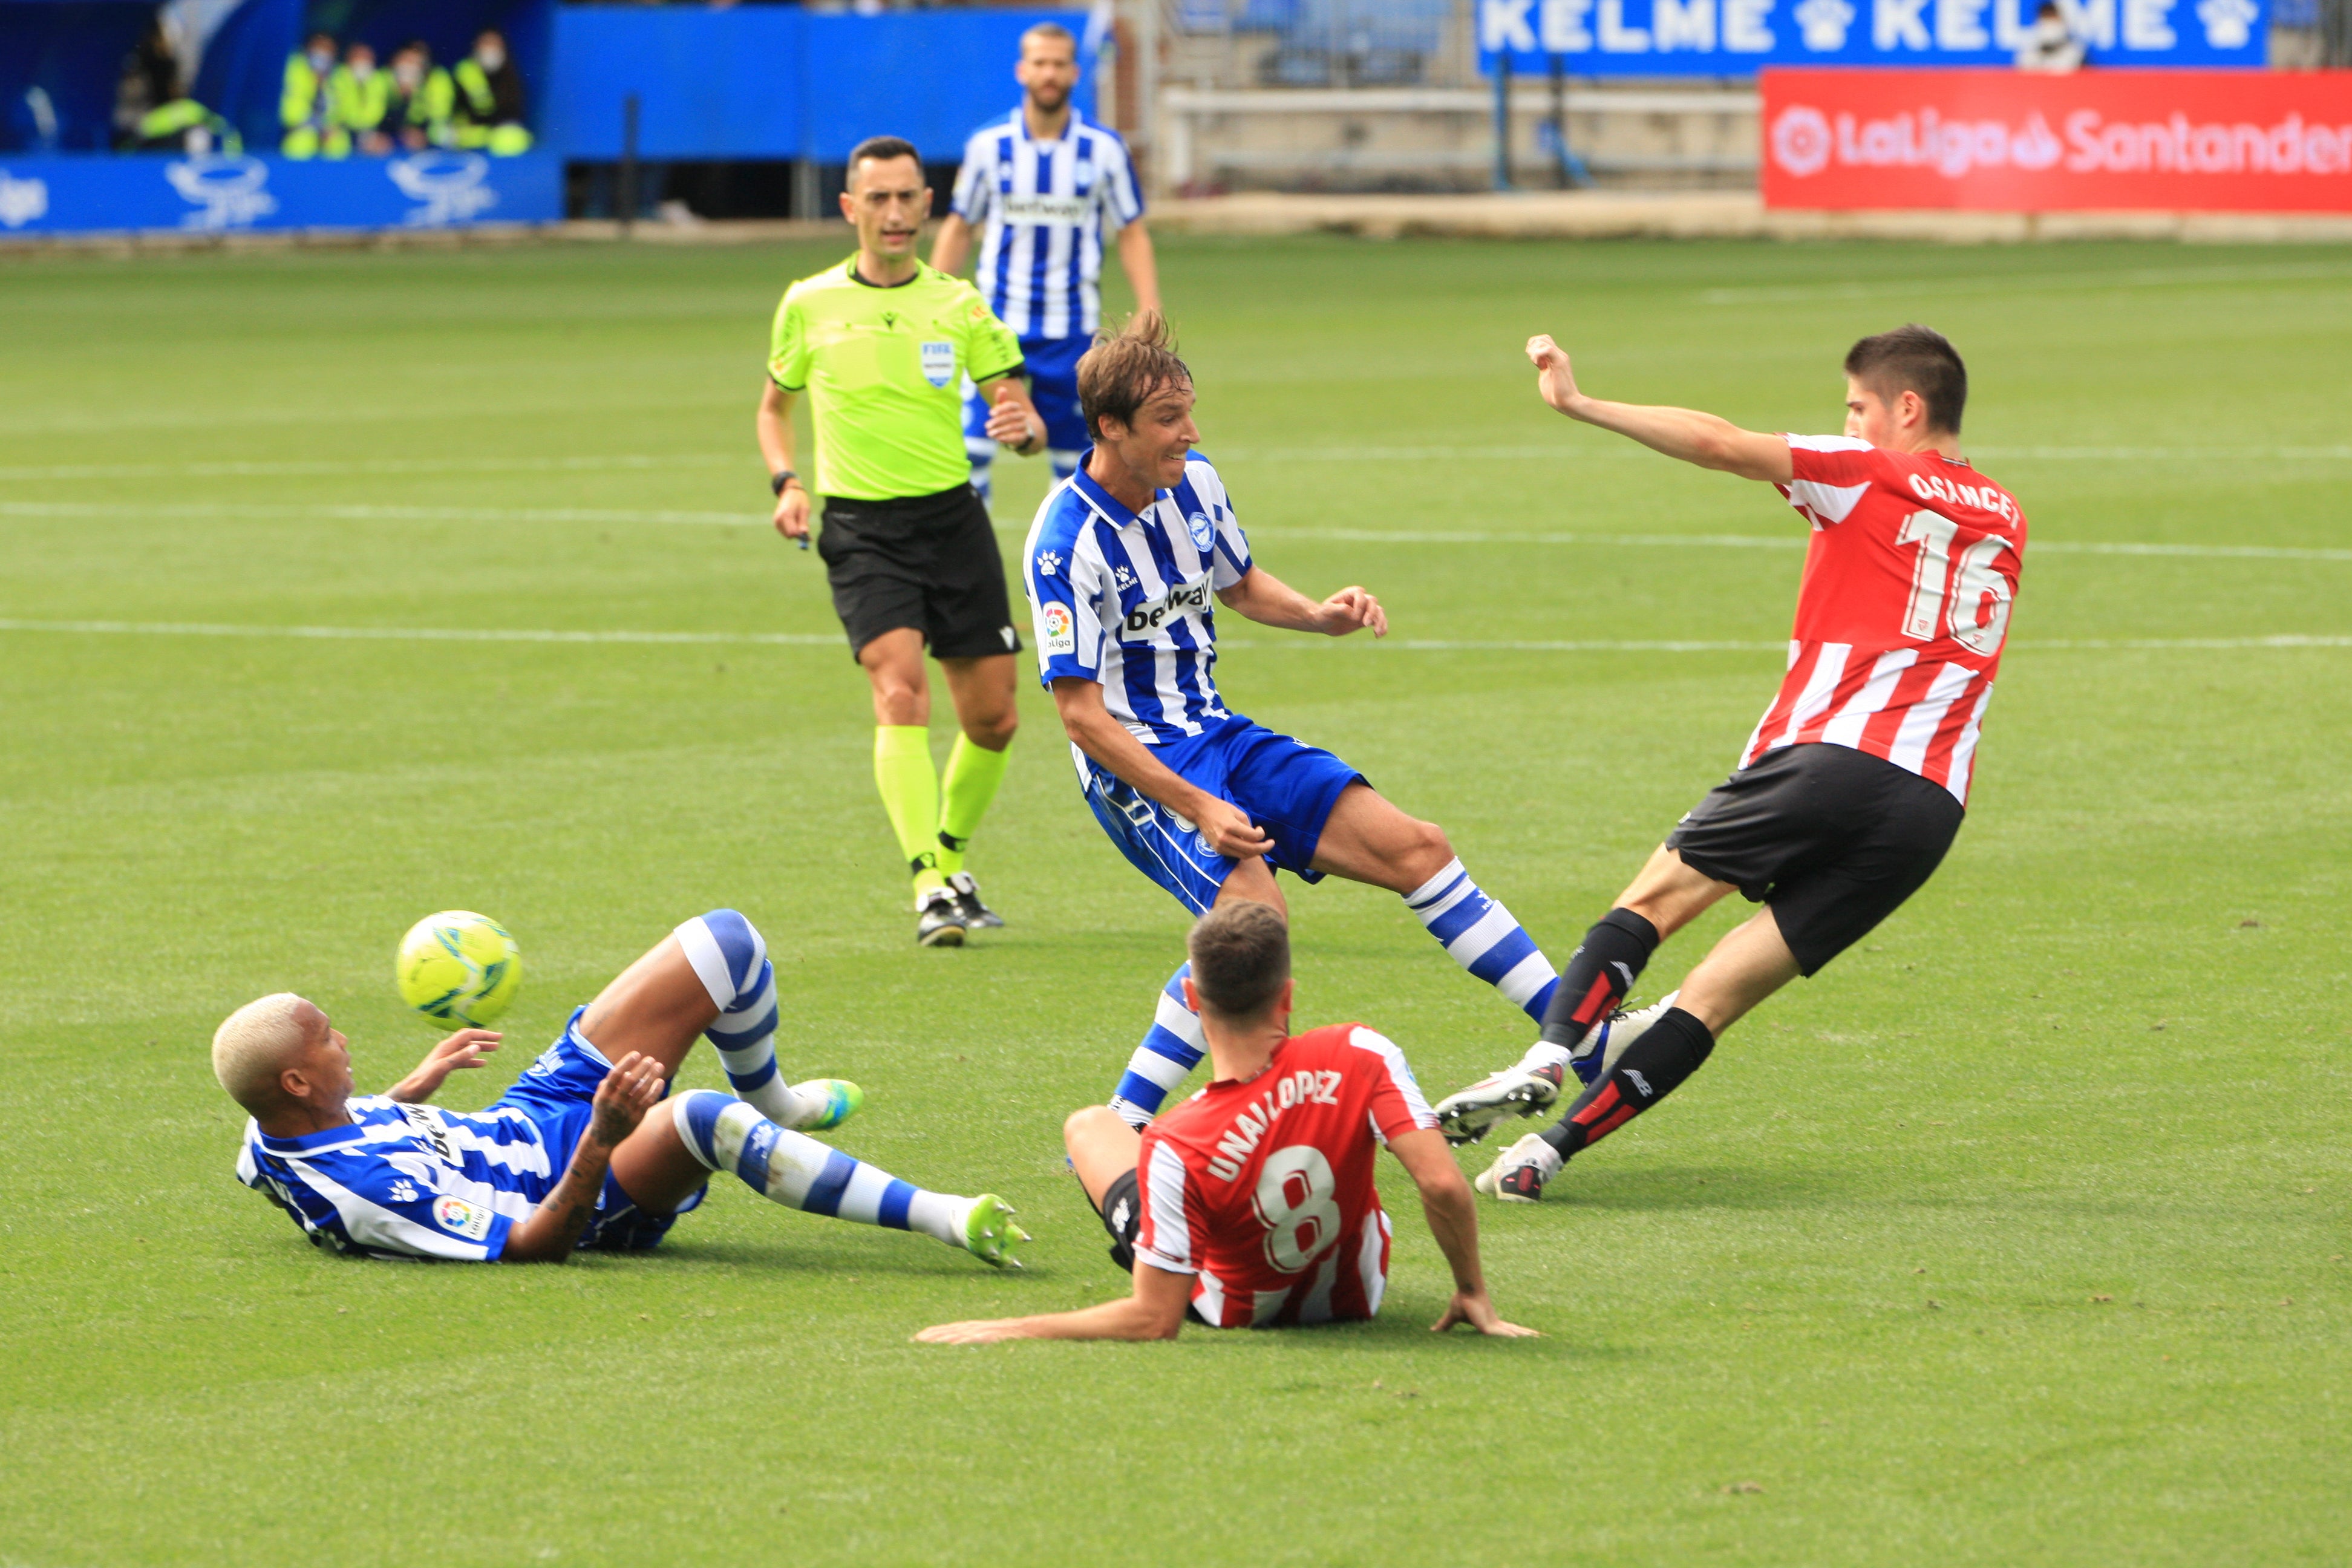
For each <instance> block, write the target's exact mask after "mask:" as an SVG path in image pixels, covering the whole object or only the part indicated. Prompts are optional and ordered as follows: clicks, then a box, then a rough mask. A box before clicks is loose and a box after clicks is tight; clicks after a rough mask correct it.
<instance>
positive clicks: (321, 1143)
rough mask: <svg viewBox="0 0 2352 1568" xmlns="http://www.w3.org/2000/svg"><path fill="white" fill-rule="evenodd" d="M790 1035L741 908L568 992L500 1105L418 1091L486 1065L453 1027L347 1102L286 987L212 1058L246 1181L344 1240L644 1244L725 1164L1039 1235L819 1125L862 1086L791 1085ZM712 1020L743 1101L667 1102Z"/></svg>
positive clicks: (555, 1253) (856, 1099)
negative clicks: (420, 1058) (778, 1041)
mask: <svg viewBox="0 0 2352 1568" xmlns="http://www.w3.org/2000/svg"><path fill="white" fill-rule="evenodd" d="M775 1031H776V986H775V971H774V967H773V966H772V964H770V963H769V962H768V957H767V945H766V943H765V942H762V941H761V937H760V933H759V931H756V930H755V929H753V927H752V925H751V922H750V921H747V920H745V919H744V918H743V917H742V916H741V915H740V914H737V913H736V912H735V911H734V910H712V911H710V912H709V914H707V915H701V916H698V917H697V918H696V919H694V920H690V921H687V922H686V923H685V924H684V925H682V926H679V927H678V928H677V931H674V932H672V933H671V934H670V935H669V936H667V937H665V938H663V939H662V942H661V944H660V945H659V946H657V947H656V948H655V949H654V950H653V951H652V952H648V953H646V955H645V956H644V957H642V958H640V959H638V960H637V961H636V962H635V963H633V964H631V965H630V966H629V967H628V968H627V969H626V970H625V971H623V972H622V973H621V976H620V978H618V979H617V980H614V982H613V983H612V984H610V985H607V986H605V987H604V992H603V994H600V995H599V996H598V997H597V998H596V1000H595V1001H593V1002H592V1003H590V1004H589V1005H586V1006H585V1007H581V1008H576V1009H574V1010H573V1012H572V1020H571V1022H570V1024H568V1025H567V1026H565V1028H564V1031H563V1034H562V1037H560V1038H559V1039H557V1040H556V1042H555V1043H554V1044H553V1045H551V1046H550V1047H547V1049H546V1050H545V1051H543V1052H541V1054H540V1057H539V1059H538V1060H537V1061H535V1062H533V1063H532V1064H531V1065H530V1067H529V1068H526V1069H525V1070H524V1072H523V1075H522V1077H521V1078H520V1079H519V1080H517V1081H516V1083H515V1085H514V1087H513V1088H511V1089H508V1090H507V1091H506V1093H504V1094H503V1095H500V1096H499V1099H498V1100H497V1101H496V1103H494V1104H492V1105H491V1106H489V1107H488V1109H487V1110H478V1111H474V1112H470V1113H467V1112H459V1111H449V1110H435V1109H434V1108H433V1107H431V1106H429V1105H427V1104H425V1101H426V1100H430V1099H432V1098H433V1095H434V1093H435V1092H436V1090H438V1089H440V1087H441V1085H442V1083H443V1081H444V1080H445V1079H447V1078H448V1076H449V1075H450V1074H451V1073H452V1072H455V1071H457V1070H459V1069H461V1068H477V1067H479V1066H481V1065H482V1064H481V1058H482V1055H483V1053H484V1052H487V1051H493V1050H496V1049H497V1048H498V1045H499V1037H498V1036H497V1035H495V1034H492V1033H490V1032H489V1031H488V1030H487V1029H460V1030H459V1031H458V1032H457V1033H456V1034H455V1035H452V1036H450V1037H449V1038H447V1039H446V1040H444V1041H443V1042H441V1044H439V1045H438V1046H436V1047H434V1048H433V1049H432V1050H431V1051H430V1052H429V1053H427V1054H426V1056H425V1060H424V1062H423V1063H422V1064H420V1065H419V1066H418V1068H417V1069H416V1070H415V1072H413V1073H411V1074H409V1075H408V1077H406V1078H404V1079H402V1080H401V1081H400V1082H398V1083H396V1084H394V1085H393V1086H392V1088H391V1089H390V1090H389V1091H387V1092H386V1093H383V1094H381V1095H369V1096H363V1097H361V1098H357V1099H354V1098H353V1097H352V1058H351V1053H350V1051H349V1050H347V1049H346V1048H345V1046H344V1041H343V1037H342V1035H341V1032H340V1031H339V1030H337V1029H336V1028H335V1027H334V1026H332V1025H331V1024H330V1023H329V1022H328V1021H327V1016H326V1015H325V1014H324V1013H322V1012H320V1010H319V1009H318V1008H317V1007H315V1006H313V1005H311V1004H310V1003H309V1002H306V1001H304V1000H303V999H302V998H301V997H299V996H296V995H293V994H290V993H287V992H280V993H278V994H277V995H274V996H264V997H263V998H261V999H260V1000H259V1001H257V1002H248V1003H247V1004H246V1005H244V1006H242V1007H240V1008H238V1009H237V1010H236V1012H234V1013H232V1014H230V1015H229V1016H228V1019H227V1021H226V1022H225V1023H223V1024H222V1025H221V1026H220V1029H219V1031H218V1032H217V1033H216V1034H215V1035H214V1036H213V1071H214V1072H215V1074H216V1075H217V1076H218V1077H219V1079H220V1081H221V1087H222V1088H223V1089H227V1090H228V1092H229V1094H230V1095H231V1096H232V1097H233V1098H234V1099H235V1100H236V1102H237V1103H238V1104H239V1105H242V1106H244V1107H245V1108H246V1110H248V1111H251V1112H252V1113H253V1119H252V1120H251V1121H248V1122H247V1123H246V1128H245V1146H244V1149H243V1151H242V1152H240V1153H239V1155H238V1157H237V1167H236V1169H237V1175H238V1178H239V1179H240V1180H242V1181H243V1182H244V1183H245V1184H247V1186H250V1187H255V1188H257V1189H259V1190H260V1192H261V1193H262V1194H264V1195H265V1196H267V1197H268V1198H269V1199H270V1200H271V1201H272V1202H274V1203H276V1204H277V1205H278V1206H279V1207H280V1208H282V1209H284V1210H285V1211H286V1212H287V1213H288V1214H289V1215H292V1216H293V1217H294V1220H295V1223H296V1224H298V1225H299V1226H301V1227H302V1230H303V1232H304V1234H306V1235H308V1236H309V1237H310V1239H311V1241H312V1242H313V1243H315V1244H318V1245H320V1246H324V1247H333V1248H334V1249H335V1250H337V1251H339V1252H358V1253H365V1254H369V1255H372V1256H376V1257H410V1258H457V1259H462V1260H467V1261H473V1262H492V1261H505V1262H509V1263H560V1262H562V1260H563V1259H565V1258H569V1257H570V1256H571V1255H572V1252H573V1251H575V1250H578V1249H582V1248H597V1249H601V1250H605V1251H624V1250H633V1249H638V1248H644V1247H652V1246H655V1245H656V1244H657V1243H658V1242H659V1241H660V1240H661V1238H662V1237H664V1236H665V1235H667V1233H668V1231H669V1227H670V1226H672V1225H673V1224H675V1223H676V1222H677V1216H678V1215H681V1214H683V1213H685V1212H686V1211H687V1210H688V1209H690V1208H693V1207H695V1206H696V1205H698V1204H699V1203H701V1201H702V1197H703V1191H704V1184H705V1183H706V1182H707V1181H708V1180H709V1174H710V1173H711V1172H713V1171H722V1172H732V1173H734V1174H736V1175H738V1176H740V1177H741V1178H742V1180H743V1182H744V1183H745V1184H747V1185H748V1186H750V1187H751V1190H752V1191H753V1192H755V1193H758V1194H760V1195H761V1196H762V1197H764V1198H766V1199H768V1200H769V1201H770V1202H772V1203H779V1204H782V1205H784V1206H786V1207H787V1208H797V1209H805V1210H807V1211H808V1212H810V1213H811V1214H821V1215H832V1216H833V1217H835V1218H836V1219H847V1220H856V1221H857V1222H859V1223H861V1224H865V1225H880V1226H890V1227H892V1228H893V1229H897V1230H919V1231H921V1232H922V1233H923V1234H924V1235H926V1236H929V1237H933V1238H934V1239H936V1240H939V1241H943V1242H945V1243H947V1245H949V1246H950V1247H961V1248H963V1249H964V1250H966V1251H968V1252H970V1253H971V1255H972V1256H973V1257H975V1258H980V1259H982V1261H983V1262H987V1263H994V1264H1003V1263H1013V1262H1015V1259H1014V1258H1013V1247H1015V1245H1016V1244H1018V1243H1020V1242H1023V1241H1025V1240H1027V1239H1028V1237H1025V1236H1024V1235H1023V1233H1022V1232H1021V1230H1020V1228H1019V1227H1018V1226H1014V1225H1013V1222H1012V1217H1011V1216H1012V1214H1013V1211H1012V1210H1011V1209H1010V1208H1008V1207H1006V1206H1005V1205H1004V1203H1003V1200H1002V1199H1000V1198H997V1197H995V1196H993V1195H992V1194H982V1195H981V1196H979V1197H976V1198H959V1197H950V1196H948V1195H947V1194H941V1193H927V1192H924V1191H923V1190H922V1189H920V1188H919V1187H913V1186H909V1185H908V1184H906V1183H905V1182H902V1181H899V1180H898V1179H897V1178H896V1177H893V1176H891V1175H889V1174H888V1173H886V1172H882V1171H878V1170H876V1169H875V1168H874V1167H873V1166H871V1165H867V1164H864V1163H860V1162H858V1161H856V1160H853V1159H851V1158H850V1157H849V1156H848V1155H846V1154H844V1153H842V1152H839V1151H838V1150H835V1149H830V1148H827V1147H826V1146H825V1145H824V1144H823V1143H820V1142H817V1141H816V1140H815V1139H814V1138H811V1137H808V1136H806V1134H807V1133H808V1132H812V1131H824V1130H826V1129H828V1128H832V1127H837V1126H839V1125H840V1124H841V1123H842V1122H843V1121H845V1120H846V1119H847V1118H848V1117H849V1116H850V1115H851V1114H852V1113H853V1112H855V1111H856V1110H857V1108H858V1107H859V1105H860V1104H862V1103H863V1096H861V1095H860V1094H859V1092H858V1089H857V1086H856V1085H855V1084H852V1083H846V1082H844V1081H842V1080H841V1079H815V1080H814V1081H811V1082H807V1083H801V1084H788V1083H786V1082H785V1081H784V1080H783V1079H782V1077H781V1076H779V1075H778V1073H777V1071H776V1053H775V1042H774V1036H775ZM697 1035H703V1036H706V1037H709V1041H710V1043H711V1045H712V1046H714V1047H717V1049H718V1051H719V1057H720V1058H721V1059H722V1060H723V1061H724V1062H725V1064H726V1068H727V1076H728V1079H729V1080H730V1082H731V1083H732V1084H733V1085H734V1087H735V1091H736V1093H737V1094H738V1095H740V1096H741V1097H742V1098H741V1099H740V1100H739V1099H735V1098H732V1097H730V1096H728V1095H724V1094H719V1093H716V1092H714V1091H712V1090H709V1089H699V1090H697V1091H695V1092H693V1093H691V1094H684V1095H680V1096H679V1097H678V1098H677V1099H676V1100H672V1101H671V1102H670V1103H669V1105H668V1106H667V1108H665V1109H658V1110H657V1109H656V1106H657V1105H658V1103H659V1101H660V1100H661V1098H662V1096H663V1094H664V1093H665V1092H666V1090H667V1087H668V1082H669V1080H670V1079H672V1078H674V1077H676V1076H677V1068H678V1064H679V1063H680V1062H682V1061H684V1060H685V1059H686V1055H687V1052H688V1051H689V1050H690V1049H692V1048H693V1046H694V1040H695V1037H696V1036H697ZM592 1041H593V1042H595V1043H593V1044H592V1043H591V1042H592ZM648 1112H651V1114H650V1115H648V1114H647V1113H648ZM1016 1267H1017V1264H1016Z"/></svg>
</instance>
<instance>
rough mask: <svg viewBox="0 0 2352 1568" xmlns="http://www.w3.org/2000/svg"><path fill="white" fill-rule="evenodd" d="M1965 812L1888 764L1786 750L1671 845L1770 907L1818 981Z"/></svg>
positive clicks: (1712, 803)
mask: <svg viewBox="0 0 2352 1568" xmlns="http://www.w3.org/2000/svg"><path fill="white" fill-rule="evenodd" d="M1964 815H1965V812H1964V810H1963V808H1962V807H1961V805H1960V803H1959V802H1958V801H1957V800H1955V799H1953V798H1952V792H1951V791H1949V790H1948V789H1946V788H1944V786H1943V785H1941V784H1930V783H1928V782H1927V780H1926V779H1923V778H1921V777H1920V776H1919V775H1918V774H1917V773H1913V772H1911V771H1910V770H1909V769H1907V768H1901V767H1897V766H1896V765H1895V763H1890V762H1888V761H1886V759H1885V758H1884V757H1874V756H1872V755H1871V754H1870V753H1869V752H1857V751H1855V750H1854V749H1853V748H1852V747H1851V746H1832V745H1826V744H1818V743H1813V744H1806V745H1801V746H1782V747H1780V749H1779V750H1777V751H1771V752H1765V753H1764V755H1762V756H1761V757H1759V758H1758V759H1756V761H1755V762H1754V763H1750V764H1749V765H1748V767H1746V768H1743V769H1741V770H1740V771H1739V772H1738V773H1734V774H1732V775H1731V776H1730V777H1729V778H1727V779H1726V780H1724V782H1723V783H1722V784H1718V785H1717V786H1716V787H1715V788H1714V789H1712V790H1709V791H1708V792H1707V795H1706V799H1704V800H1702V801H1700V802H1699V803H1698V805H1695V806H1693V807H1692V808H1691V810H1690V812H1689V814H1688V815H1686V816H1684V818H1683V819H1682V821H1681V822H1680V823H1678V824H1677V825H1676V826H1675V830H1674V832H1673V833H1671V834H1669V835H1667V837H1666V847H1667V848H1669V849H1672V850H1675V851H1676V852H1677V853H1679V854H1680V855H1681V856H1682V858H1683V863H1684V864H1685V865H1687V866H1689V867H1691V868H1693V869H1695V870H1696V871H1699V872H1701V873H1703V874H1705V875H1706V876H1709V877H1712V878H1714V879H1716V880H1717V881H1718V882H1734V883H1737V884H1738V887H1739V890H1740V892H1741V893H1743V894H1745V895H1746V896H1747V897H1748V900H1750V901H1751V902H1756V903H1762V904H1767V905H1769V906H1770V908H1771V910H1772V918H1773V919H1774V920H1775V921H1778V922H1779V923H1780V937H1781V940H1783V941H1784V942H1787V943H1788V944H1789V951H1790V952H1792V953H1794V954H1795V955H1796V958H1797V963H1798V964H1799V965H1800V966H1801V968H1802V969H1803V970H1804V972H1805V973H1807V974H1812V973H1816V972H1818V971H1819V970H1820V969H1821V967H1822V965H1823V964H1825V963H1829V961H1830V960H1831V959H1832V958H1835V957H1836V956H1837V955H1838V954H1839V953H1841V952H1844V951H1845V950H1846V949H1847V948H1849V947H1852V946H1853V944H1854V943H1855V942H1859V941H1861V940H1862V939H1863V937H1864V935H1866V934H1867V933H1868V932H1869V931H1870V930H1871V929H1872V928H1873V927H1874V926H1875V925H1877V924H1878V922H1879V921H1883V920H1885V918H1886V917H1887V916H1888V915H1891V914H1893V913H1894V912H1895V909H1896V907H1897V906H1898V905H1900V904H1901V903H1902V902H1903V900H1906V899H1907V898H1909V897H1910V896H1911V895H1912V894H1913V893H1916V892H1917V891H1918V890H1919V887H1920V885H1921V884H1922V883H1924V882H1926V881H1927V878H1928V876H1929V875H1930V874H1931V873H1933V872H1934V870H1935V869H1936V867H1937V865H1938V864H1939V863H1940V862H1941V861H1942V860H1943V858H1944V851H1945V850H1947V849H1949V848H1950V847H1952V836H1953V835H1954V834H1956V833H1958V832H1959V830H1960V818H1961V817H1962V816H1964Z"/></svg>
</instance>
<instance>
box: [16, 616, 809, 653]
mask: <svg viewBox="0 0 2352 1568" xmlns="http://www.w3.org/2000/svg"><path fill="white" fill-rule="evenodd" d="M0 632H71V633H80V634H85V635H90V636H100V637H115V636H129V637H298V638H315V639H320V640H323V641H328V642H522V643H656V644H661V643H684V644H693V645H700V644H711V643H717V644H739V643H749V644H755V645H759V646H762V647H769V646H772V647H844V646H845V644H844V643H843V641H842V639H841V637H839V636H837V635H836V636H832V637H826V636H821V635H819V634H816V633H814V632H633V631H616V630H604V631H593V632H567V631H552V630H541V629H537V628H509V627H497V626H225V625H219V624H215V623H212V622H205V621H23V620H0Z"/></svg>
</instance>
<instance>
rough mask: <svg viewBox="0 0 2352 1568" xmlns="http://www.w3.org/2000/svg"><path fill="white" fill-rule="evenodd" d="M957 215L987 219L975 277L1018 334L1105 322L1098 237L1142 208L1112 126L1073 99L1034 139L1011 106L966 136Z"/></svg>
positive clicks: (1089, 328)
mask: <svg viewBox="0 0 2352 1568" xmlns="http://www.w3.org/2000/svg"><path fill="white" fill-rule="evenodd" d="M954 208H955V214H956V216H958V217H960V218H961V219H963V220H964V221H965V222H966V223H968V224H971V226H973V227H975V228H985V229H986V230H987V231H988V232H987V236H986V237H985V238H983V239H982V241H981V247H980V267H979V269H978V272H977V274H976V276H975V277H974V279H973V281H974V282H975V283H977V284H978V285H979V286H980V292H981V295H982V298H984V299H986V300H987V301H988V308H989V309H990V310H993V311H995V312H996V319H997V320H998V321H1003V323H1004V324H1005V325H1006V326H1008V327H1011V328H1012V329H1013V335H1014V336H1016V337H1021V338H1067V337H1091V336H1093V335H1094V331H1095V329H1096V328H1097V327H1099V326H1100V325H1101V324H1102V289H1101V287H1100V279H1101V278H1102V262H1103V237H1104V236H1106V235H1113V234H1117V233H1118V231H1119V230H1120V229H1122V228H1124V227H1126V226H1128V225H1129V224H1130V223H1133V222H1134V221H1135V220H1136V219H1137V218H1139V217H1141V216H1143V194H1142V192H1141V191H1140V190H1139V189H1138V188H1137V186H1136V183H1135V166H1134V164H1132V163H1129V161H1128V156H1127V143H1126V142H1122V141H1120V140H1119V139H1118V132H1116V131H1113V130H1111V129H1110V128H1109V127H1108V126H1104V125H1097V124H1096V123H1095V122H1094V121H1091V120H1088V119H1087V117H1086V116H1085V115H1083V114H1081V113H1079V112H1078V110H1077V107H1076V105H1075V104H1074V105H1072V106H1071V109H1070V122H1069V124H1068V125H1067V126H1066V127H1065V128H1064V130H1063V132H1062V134H1061V137H1060V138H1059V139H1058V140H1056V141H1053V142H1039V141H1035V140H1034V139H1032V138H1031V136H1030V134H1029V123H1028V120H1027V118H1026V116H1025V115H1024V113H1023V111H1022V110H1018V109H1016V110H1013V113H1012V115H1011V117H1010V118H1008V119H1005V120H1001V121H997V122H996V123H995V124H993V125H988V126H983V127H982V129H980V130H979V131H976V132H973V133H972V137H971V141H969V142H965V143H964V149H963V167H962V168H961V170H959V171H958V172H957V174H956V184H955V202H954Z"/></svg>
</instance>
